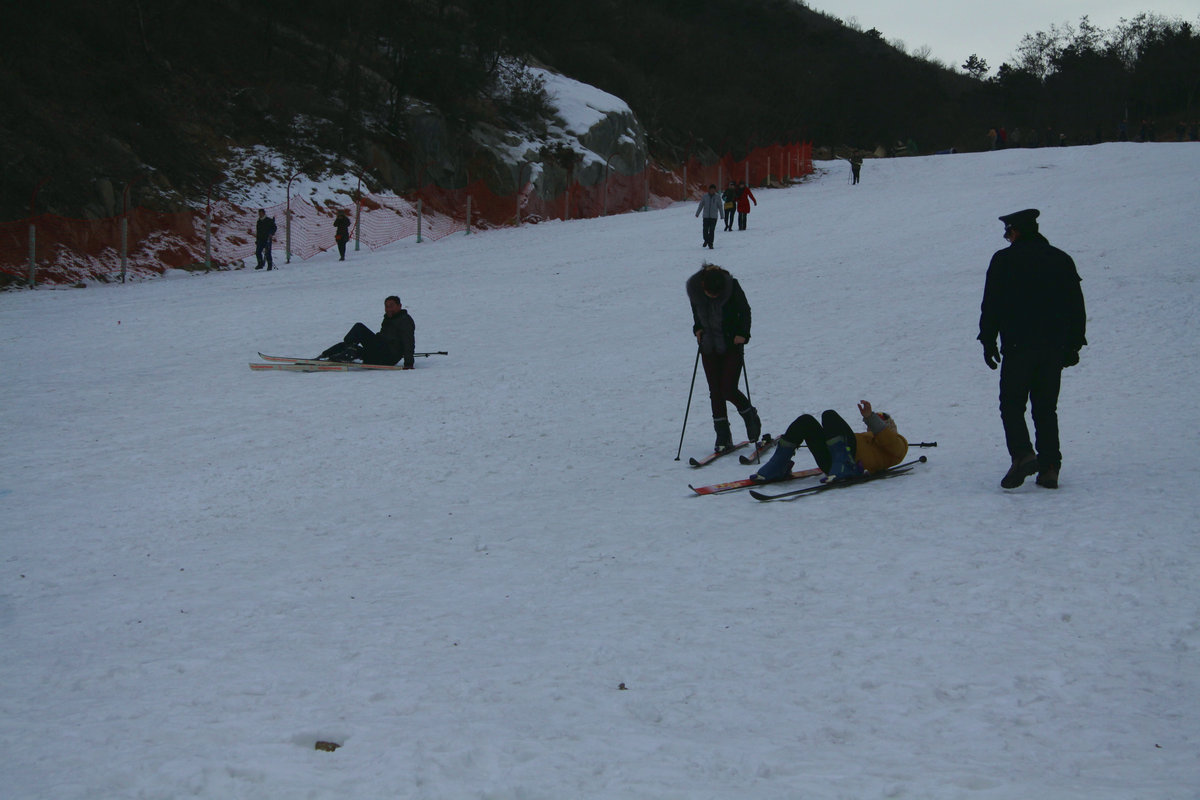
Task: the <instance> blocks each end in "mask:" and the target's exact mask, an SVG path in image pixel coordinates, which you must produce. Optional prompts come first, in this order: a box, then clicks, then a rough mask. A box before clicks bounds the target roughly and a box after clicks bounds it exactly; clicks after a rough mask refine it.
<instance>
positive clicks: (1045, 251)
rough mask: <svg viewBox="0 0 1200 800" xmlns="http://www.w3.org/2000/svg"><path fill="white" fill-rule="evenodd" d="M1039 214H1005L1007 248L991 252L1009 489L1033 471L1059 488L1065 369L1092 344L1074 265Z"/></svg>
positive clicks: (993, 328)
mask: <svg viewBox="0 0 1200 800" xmlns="http://www.w3.org/2000/svg"><path fill="white" fill-rule="evenodd" d="M1038 213H1039V212H1038V210H1037V209H1036V208H1027V209H1025V210H1024V211H1017V212H1015V213H1013V214H1007V215H1005V216H1003V217H1000V221H1001V222H1003V223H1004V238H1005V239H1007V240H1008V241H1009V246H1008V247H1006V248H1004V249H1003V250H998V251H997V252H996V254H995V255H993V256H992V262H991V264H990V265H989V266H988V271H987V282H986V285H985V286H984V290H983V303H982V306H981V312H980V315H979V341H980V342H982V343H983V360H984V362H986V363H987V365H988V367H989V368H991V369H996V365H997V363H998V362H1000V360H1001V357H1000V356H1001V353H1003V354H1004V359H1003V365H1002V367H1001V369H1000V420H1001V422H1003V423H1004V438H1005V442H1006V444H1007V445H1008V454H1009V455H1010V456H1011V457H1012V465H1011V466H1010V467H1009V470H1008V473H1007V474H1006V475H1005V476H1004V478H1003V480H1001V481H1000V485H1001V486H1003V487H1004V488H1005V489H1013V488H1016V487H1017V486H1020V485H1021V484H1022V483H1024V482H1025V478H1027V477H1028V476H1030V475H1032V474H1033V473H1035V472H1036V473H1038V477H1037V484H1038V486H1044V487H1046V488H1047V489H1057V488H1058V472H1059V469H1060V468H1061V466H1062V452H1061V451H1060V450H1059V439H1058V391H1059V386H1060V384H1061V380H1062V371H1063V369H1064V368H1065V367H1070V366H1073V365H1075V364H1078V363H1079V349H1080V348H1081V347H1083V346H1084V345H1085V344H1087V339H1086V338H1085V337H1084V328H1085V326H1086V316H1087V315H1086V312H1085V311H1084V305H1083V291H1082V290H1081V289H1080V287H1079V273H1078V272H1077V271H1076V270H1075V262H1074V261H1072V260H1071V257H1070V256H1069V255H1067V254H1066V253H1064V252H1063V251H1062V250H1059V249H1058V248H1056V247H1051V245H1050V242H1048V241H1046V237H1044V236H1042V235H1041V234H1040V233H1038V224H1037V218H1038ZM997 334H999V336H1000V349H997V348H996V336H997ZM1027 402H1028V403H1029V405H1030V408H1031V411H1032V416H1033V425H1034V430H1035V432H1036V443H1037V451H1036V455H1035V453H1034V446H1033V444H1031V443H1030V441H1029V428H1028V427H1027V426H1026V424H1025V405H1026V403H1027Z"/></svg>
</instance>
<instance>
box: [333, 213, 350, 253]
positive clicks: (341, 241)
mask: <svg viewBox="0 0 1200 800" xmlns="http://www.w3.org/2000/svg"><path fill="white" fill-rule="evenodd" d="M333 229H334V231H335V233H334V234H333V240H334V241H335V242H337V249H338V261H345V260H346V242H348V241H350V218H349V217H347V216H346V212H345V211H338V213H337V218H335V219H334V220H333Z"/></svg>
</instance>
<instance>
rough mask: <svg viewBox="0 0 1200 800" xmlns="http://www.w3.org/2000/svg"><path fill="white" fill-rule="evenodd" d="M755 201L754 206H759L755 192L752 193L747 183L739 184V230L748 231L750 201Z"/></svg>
mask: <svg viewBox="0 0 1200 800" xmlns="http://www.w3.org/2000/svg"><path fill="white" fill-rule="evenodd" d="M752 200H753V201H754V205H758V200H756V199H755V198H754V192H752V191H750V187H749V186H747V185H746V182H745V181H739V182H738V201H737V210H738V230H739V231H744V230H746V218H747V217H748V216H750V201H752Z"/></svg>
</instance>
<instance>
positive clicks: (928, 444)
mask: <svg viewBox="0 0 1200 800" xmlns="http://www.w3.org/2000/svg"><path fill="white" fill-rule="evenodd" d="M800 446H801V447H808V445H807V444H801V445H800ZM908 446H909V447H937V442H909V443H908Z"/></svg>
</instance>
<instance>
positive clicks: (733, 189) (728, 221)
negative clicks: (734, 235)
mask: <svg viewBox="0 0 1200 800" xmlns="http://www.w3.org/2000/svg"><path fill="white" fill-rule="evenodd" d="M737 197H738V191H737V184H736V183H734V182H733V181H730V182H729V186H728V187H727V188H726V189H725V191H724V192H722V193H721V199H722V200H723V201H725V230H727V231H731V230H733V215H734V214H735V213H737Z"/></svg>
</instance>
